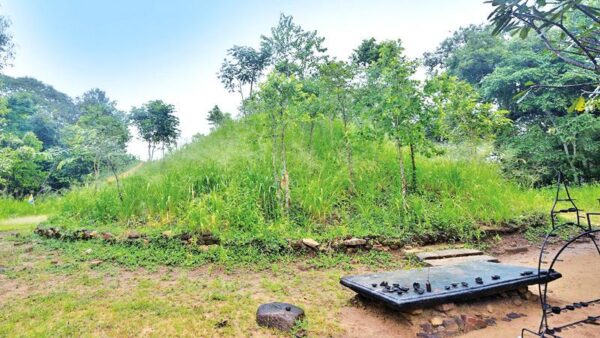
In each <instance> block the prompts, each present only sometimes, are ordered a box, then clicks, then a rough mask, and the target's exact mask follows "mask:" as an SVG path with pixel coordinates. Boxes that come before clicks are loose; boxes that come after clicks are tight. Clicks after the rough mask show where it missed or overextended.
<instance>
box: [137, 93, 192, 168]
mask: <svg viewBox="0 0 600 338" xmlns="http://www.w3.org/2000/svg"><path fill="white" fill-rule="evenodd" d="M131 121H132V123H133V125H134V126H135V127H136V128H137V129H138V134H139V136H140V138H141V139H142V140H144V141H145V142H146V143H148V160H152V158H153V157H154V151H155V150H156V147H157V146H159V145H160V146H161V147H162V151H163V155H164V151H165V148H167V149H171V147H172V146H173V145H175V144H176V143H177V138H178V137H179V134H180V131H179V118H178V117H177V116H175V106H173V105H172V104H167V103H165V102H163V101H161V100H154V101H150V102H148V103H146V104H144V105H143V106H142V107H140V108H135V107H134V108H132V110H131Z"/></svg>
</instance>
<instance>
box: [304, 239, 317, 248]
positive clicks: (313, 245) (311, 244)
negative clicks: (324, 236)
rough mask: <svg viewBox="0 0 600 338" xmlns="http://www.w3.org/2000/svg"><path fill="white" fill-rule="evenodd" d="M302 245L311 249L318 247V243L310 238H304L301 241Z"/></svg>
mask: <svg viewBox="0 0 600 338" xmlns="http://www.w3.org/2000/svg"><path fill="white" fill-rule="evenodd" d="M302 244H304V245H306V246H307V247H309V248H311V249H316V248H317V247H318V246H319V242H317V241H315V240H314V239H312V238H304V239H302Z"/></svg>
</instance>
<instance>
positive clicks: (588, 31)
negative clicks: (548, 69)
mask: <svg viewBox="0 0 600 338" xmlns="http://www.w3.org/2000/svg"><path fill="white" fill-rule="evenodd" d="M489 2H490V3H491V4H492V6H494V7H495V8H494V10H493V12H492V13H491V14H490V21H491V22H492V23H493V24H494V30H493V33H494V34H500V33H504V32H510V33H513V34H518V35H519V36H520V37H522V38H525V37H527V36H528V35H529V34H530V32H533V33H534V34H536V35H537V37H538V38H539V39H540V40H541V41H542V42H543V43H544V45H545V46H546V48H548V50H550V51H551V52H553V53H554V54H555V55H556V56H557V57H559V58H560V59H562V60H563V61H564V62H566V63H568V64H571V65H573V66H575V67H578V68H581V69H585V70H589V71H592V72H594V73H596V74H598V75H600V65H599V64H598V58H599V57H600V49H599V48H598V47H599V46H600V37H599V36H598V30H600V3H599V2H598V1H588V0H556V1H547V0H535V1H530V2H529V1H522V0H494V1H489Z"/></svg>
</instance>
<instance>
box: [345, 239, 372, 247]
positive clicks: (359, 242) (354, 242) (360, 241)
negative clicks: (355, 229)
mask: <svg viewBox="0 0 600 338" xmlns="http://www.w3.org/2000/svg"><path fill="white" fill-rule="evenodd" d="M365 244H367V241H366V240H365V239H362V238H356V237H352V238H350V239H347V240H345V241H344V245H345V246H362V245H365Z"/></svg>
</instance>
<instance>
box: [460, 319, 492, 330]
mask: <svg viewBox="0 0 600 338" xmlns="http://www.w3.org/2000/svg"><path fill="white" fill-rule="evenodd" d="M461 318H462V320H463V322H464V323H465V324H464V328H463V330H464V332H470V331H473V330H480V329H485V328H486V327H487V326H488V324H487V323H486V322H485V320H483V319H481V318H478V317H475V316H471V315H462V316H461Z"/></svg>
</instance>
